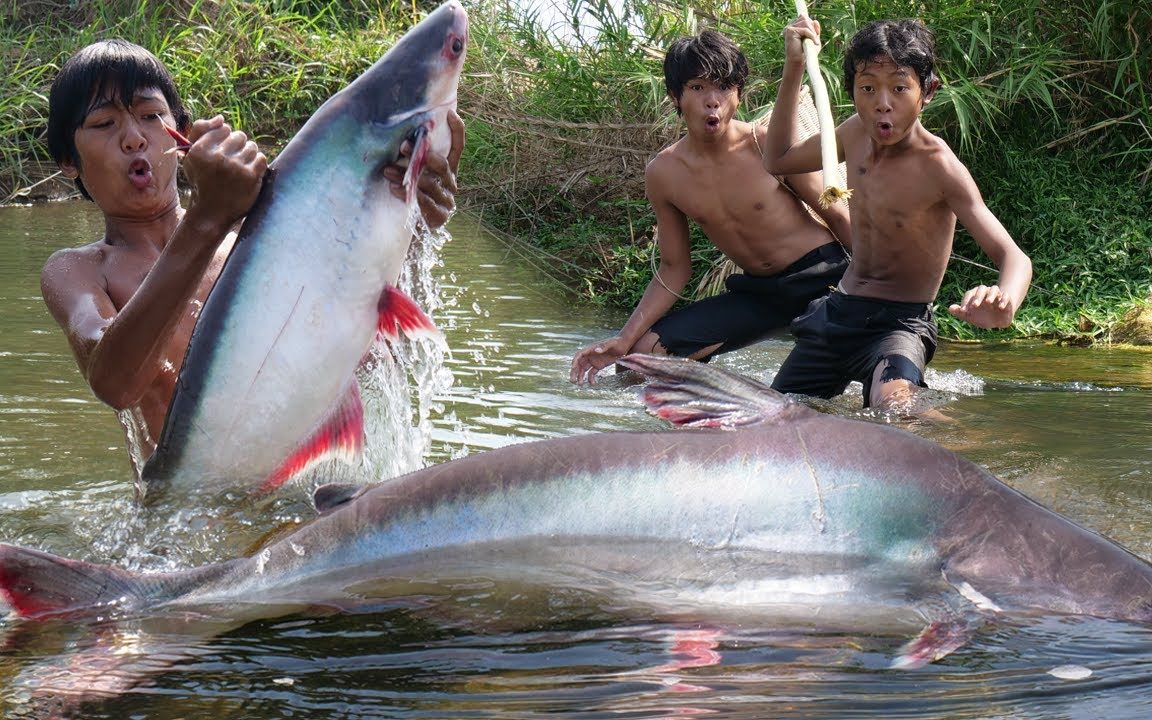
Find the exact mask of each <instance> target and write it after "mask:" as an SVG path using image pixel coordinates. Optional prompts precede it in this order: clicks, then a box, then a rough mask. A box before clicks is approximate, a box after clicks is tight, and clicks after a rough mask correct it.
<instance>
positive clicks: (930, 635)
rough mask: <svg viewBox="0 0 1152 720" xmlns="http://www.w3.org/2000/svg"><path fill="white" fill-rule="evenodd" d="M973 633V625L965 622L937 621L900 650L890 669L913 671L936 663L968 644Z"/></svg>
mask: <svg viewBox="0 0 1152 720" xmlns="http://www.w3.org/2000/svg"><path fill="white" fill-rule="evenodd" d="M973 631H974V628H973V626H972V624H971V623H969V622H966V621H964V620H937V621H935V622H932V623H929V624H928V626H927V627H926V628H924V629H923V630H921V631H920V634H919V635H917V636H916V637H914V638H912V639H911V640H909V641H908V642H907V643H905V644H904V647H902V648H900V654H899V655H898V656H897V657H896V659H895V660H893V661H892V664H891V665H890V667H892V668H896V669H911V668H918V667H924V666H925V665H927V664H928V663H933V662H936V661H937V660H939V659H941V658H943V657H945V656H946V655H949V654H951V653H952V652H953V651H954V650H956V649H958V648H959V647H960V646H962V645H964V644H965V643H966V642H968V640H969V639H970V638H971V637H972V633H973Z"/></svg>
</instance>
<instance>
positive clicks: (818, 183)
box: [785, 173, 852, 250]
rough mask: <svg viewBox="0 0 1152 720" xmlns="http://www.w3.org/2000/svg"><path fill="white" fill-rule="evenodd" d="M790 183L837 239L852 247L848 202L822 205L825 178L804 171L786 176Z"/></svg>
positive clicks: (842, 243)
mask: <svg viewBox="0 0 1152 720" xmlns="http://www.w3.org/2000/svg"><path fill="white" fill-rule="evenodd" d="M785 179H786V180H787V181H788V184H789V185H790V186H791V187H792V189H793V190H794V191H796V195H797V196H798V197H799V198H800V199H801V200H803V201H804V203H805V204H806V205H807V206H808V207H810V208H812V209H813V210H814V211H815V212H816V214H817V215H819V216H820V219H821V220H823V221H824V224H825V225H827V226H828V229H829V230H831V231H832V234H833V235H835V236H836V240H838V241H839V242H840V244H841V245H843V246H844V247H845V248H848V249H849V250H851V249H852V224H851V222H850V221H849V215H848V203H847V202H834V203H832V204H831V205H829V206H828V207H822V206H821V205H820V193H821V192H823V191H824V180H823V178H822V177H821V175H820V173H802V174H799V175H788V176H787V177H786V178H785Z"/></svg>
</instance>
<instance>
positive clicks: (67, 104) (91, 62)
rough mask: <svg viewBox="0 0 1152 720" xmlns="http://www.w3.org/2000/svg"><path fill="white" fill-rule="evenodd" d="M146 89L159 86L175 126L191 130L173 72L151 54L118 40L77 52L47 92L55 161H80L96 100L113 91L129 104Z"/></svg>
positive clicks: (81, 186) (49, 135)
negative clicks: (81, 136)
mask: <svg viewBox="0 0 1152 720" xmlns="http://www.w3.org/2000/svg"><path fill="white" fill-rule="evenodd" d="M148 87H155V88H159V89H160V92H162V93H163V94H164V99H165V100H167V101H168V107H169V109H171V110H172V117H173V118H175V120H176V127H177V129H179V130H184V129H185V128H187V127H188V122H189V115H188V111H187V110H185V109H184V103H183V102H181V100H180V94H179V93H178V92H177V91H176V83H175V81H174V80H173V79H172V74H171V73H170V72H168V68H166V67H164V65H163V63H161V62H160V60H159V58H157V57H156V56H155V55H153V54H152V53H151V52H149V51H148V50H145V49H144V48H142V47H140V46H139V45H136V44H135V43H130V42H128V41H127V40H121V39H119V38H113V39H110V40H101V41H99V42H94V43H92V44H91V45H88V46H86V47H83V48H81V49H80V50H78V51H77V52H76V54H75V55H73V56H72V57H70V58H68V61H67V62H65V63H64V67H62V68H60V72H59V74H57V75H56V79H55V80H54V81H53V82H52V90H51V92H50V93H49V95H48V132H47V141H48V152H49V154H51V155H52V159H53V160H55V161H56V163H57V164H60V163H64V162H68V163H73V164H78V163H79V157H77V155H76V140H75V133H76V130H77V128H79V127H80V126H81V125H83V124H84V118H86V117H88V113H89V112H91V111H92V104H93V103H94V102H95V101H98V100H100V99H102V98H106V97H108V96H109V95H111V96H113V97H116V98H118V99H119V100H120V102H122V103H123V104H124V106H125V107H130V106H131V105H132V100H133V98H134V97H135V94H136V91H137V90H140V89H141V88H148ZM76 186H77V187H78V188H79V189H80V193H81V194H82V195H84V197H86V198H88V199H89V200H91V199H92V197H91V196H90V195H89V194H88V191H87V190H86V189H84V183H82V182H80V179H79V178H77V179H76Z"/></svg>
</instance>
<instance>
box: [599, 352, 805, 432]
mask: <svg viewBox="0 0 1152 720" xmlns="http://www.w3.org/2000/svg"><path fill="white" fill-rule="evenodd" d="M616 363H617V364H618V365H623V366H624V367H626V368H628V369H630V370H635V371H636V372H638V373H641V374H642V375H645V376H646V377H648V378H649V382H648V384H647V385H645V386H644V390H643V392H642V395H641V397H642V399H643V400H644V404H645V405H647V406H648V412H650V413H652V414H653V415H656V416H657V417H659V418H662V419H664V420H667V421H668V422H670V423H672V424H673V425H679V426H681V427H718V428H735V427H744V426H747V425H758V424H760V423H766V422H772V421H775V420H778V419H779V418H780V417H781V415H782V414H783V413H784V411H785V410H787V409H789V408H797V407H800V406H798V405H796V404H795V403H793V402H791V401H789V400H788V399H787V398H786V397H784V395H782V394H780V393H778V392H776V391H775V390H773V389H772V388H770V387H768V386H767V385H765V384H764V383H761V382H757V381H756V380H753V379H751V378H747V377H744V376H743V375H737V374H736V373H731V372H728V371H727V370H721V369H720V368H717V367H712V366H711V365H706V364H704V363H700V362H696V361H695V360H686V359H683V358H674V357H668V356H660V355H639V354H633V355H626V356H624V357H622V358H620V359H619V360H617V361H616Z"/></svg>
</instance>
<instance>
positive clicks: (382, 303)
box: [376, 285, 440, 340]
mask: <svg viewBox="0 0 1152 720" xmlns="http://www.w3.org/2000/svg"><path fill="white" fill-rule="evenodd" d="M376 309H377V311H378V312H379V320H378V324H377V330H378V331H379V333H380V335H381V336H383V337H386V338H388V339H389V340H396V339H397V338H399V336H400V333H404V334H405V335H407V336H409V337H413V336H416V335H431V336H439V334H440V331H439V330H437V329H436V326H435V325H434V324H433V323H432V320H431V319H429V317H428V316H427V315H425V314H424V311H423V310H421V309H420V306H419V305H417V304H416V302H415V301H414V300H413V299H412V298H410V297H408V296H407V295H405V294H404V293H402V292H400V291H399V290H397V289H396V288H395V287H393V286H391V285H388V286H386V287H385V288H384V292H382V293H380V300H379V302H378V303H377V304H376Z"/></svg>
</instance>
